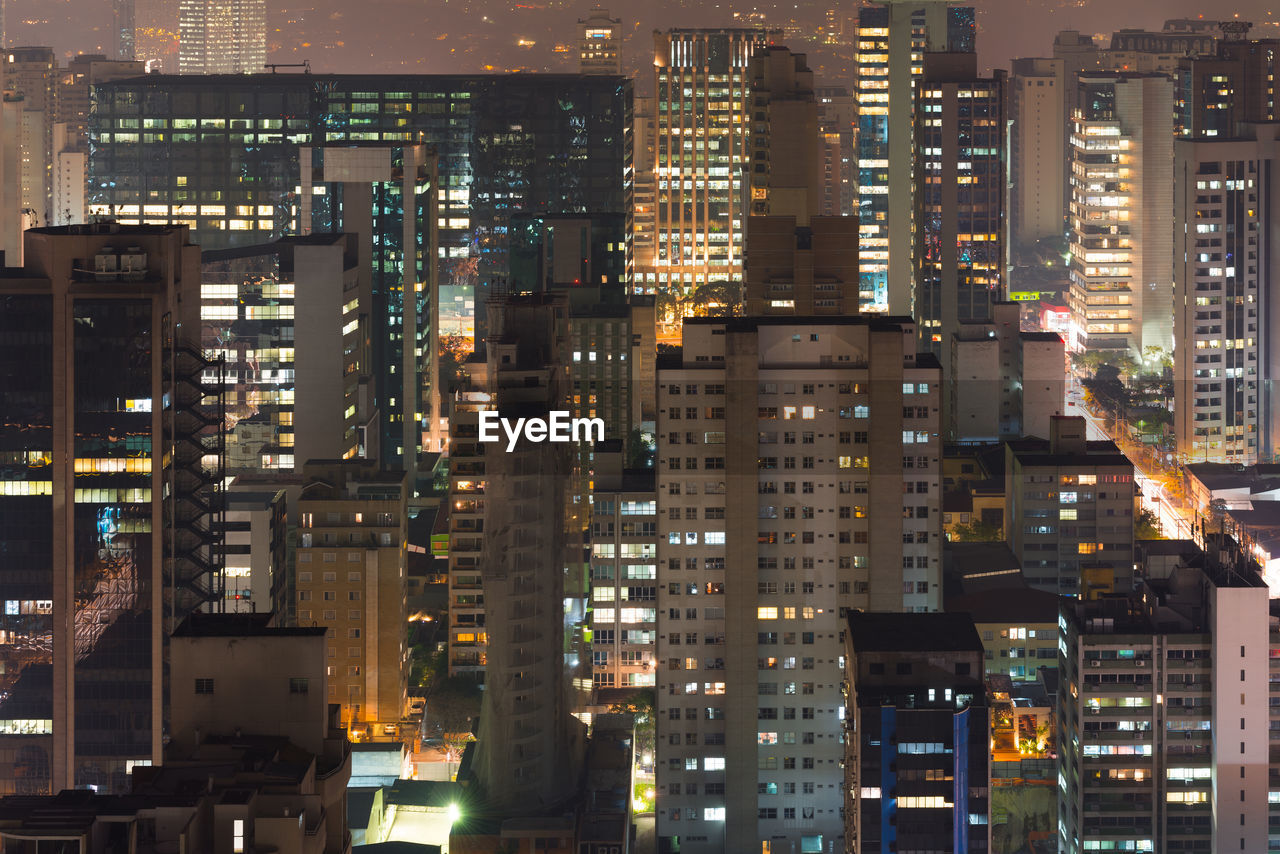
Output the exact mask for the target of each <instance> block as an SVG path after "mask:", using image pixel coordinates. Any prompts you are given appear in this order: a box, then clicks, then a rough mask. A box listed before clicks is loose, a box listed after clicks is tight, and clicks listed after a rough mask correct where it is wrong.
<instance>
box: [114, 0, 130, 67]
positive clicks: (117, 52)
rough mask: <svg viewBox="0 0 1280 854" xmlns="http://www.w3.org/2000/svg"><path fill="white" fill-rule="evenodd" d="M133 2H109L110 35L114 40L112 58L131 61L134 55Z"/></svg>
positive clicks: (123, 0)
mask: <svg viewBox="0 0 1280 854" xmlns="http://www.w3.org/2000/svg"><path fill="white" fill-rule="evenodd" d="M133 6H134V0H111V35H112V38H113V39H114V45H113V47H114V50H113V51H112V56H113V57H114V58H115V59H119V60H125V61H131V60H132V59H133V54H134V47H133V43H134V36H135V25H134V18H133Z"/></svg>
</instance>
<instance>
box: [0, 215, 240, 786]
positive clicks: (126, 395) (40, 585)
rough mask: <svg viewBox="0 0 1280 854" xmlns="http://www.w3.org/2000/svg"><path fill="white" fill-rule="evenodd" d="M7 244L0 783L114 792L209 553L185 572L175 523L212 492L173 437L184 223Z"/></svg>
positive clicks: (155, 741)
mask: <svg viewBox="0 0 1280 854" xmlns="http://www.w3.org/2000/svg"><path fill="white" fill-rule="evenodd" d="M25 241H26V249H25V260H26V265H25V266H24V267H23V268H19V269H9V270H7V271H6V273H5V275H4V276H3V277H2V278H0V302H3V311H0V324H3V330H4V331H3V333H2V334H0V342H2V343H0V395H2V396H3V403H2V404H0V409H3V411H4V412H5V413H7V417H6V418H5V422H6V423H5V425H4V426H3V427H0V430H2V431H3V432H4V435H5V439H4V442H5V454H6V459H8V460H9V464H8V465H7V467H6V468H5V470H4V475H3V477H4V479H5V481H6V482H5V484H4V489H3V490H0V491H2V492H3V497H0V548H3V550H4V552H5V554H7V555H10V558H9V559H7V560H5V561H3V562H0V564H2V568H0V598H3V600H4V603H5V607H4V617H3V630H2V632H0V637H3V643H0V656H2V657H3V661H4V674H3V698H4V699H3V701H0V720H3V721H6V722H8V723H6V724H5V729H4V733H3V736H2V739H3V749H2V750H0V756H2V757H3V761H2V762H0V787H3V790H4V791H6V792H9V793H14V792H19V793H29V794H42V793H50V792H57V791H59V790H61V789H66V788H72V787H88V786H93V787H97V788H98V790H99V791H104V792H112V793H119V792H124V791H127V790H128V786H129V782H128V776H127V775H128V772H129V770H130V769H131V768H132V767H133V766H135V765H138V764H149V763H151V762H153V761H154V762H159V760H160V752H161V736H162V726H161V704H162V700H163V696H164V695H163V690H162V688H163V686H162V685H161V672H162V657H163V655H162V652H163V643H164V641H163V638H164V636H165V635H166V633H167V632H168V631H171V630H172V628H173V626H174V624H175V622H176V620H177V619H180V618H181V616H182V615H183V614H185V613H188V612H190V611H191V610H195V609H196V608H198V607H200V606H202V605H203V604H204V603H206V602H208V601H209V600H210V599H211V598H215V593H216V591H215V589H214V587H213V585H214V583H215V579H214V578H213V577H212V575H211V573H212V572H216V566H214V565H212V562H211V560H210V559H209V558H207V557H206V558H202V560H204V565H203V566H204V570H205V571H204V572H203V573H201V574H198V575H197V574H191V575H188V574H186V572H187V569H188V566H187V563H186V560H187V558H188V557H190V552H189V544H188V542H187V540H185V539H184V537H183V532H182V531H179V530H178V527H179V526H180V525H181V524H182V523H183V522H184V521H188V520H189V517H187V516H186V515H185V510H184V507H183V506H181V505H182V504H183V503H184V502H185V501H188V500H191V499H192V498H193V496H194V498H195V500H199V501H209V500H215V499H216V496H214V499H210V497H209V496H207V495H204V494H201V493H200V492H199V483H198V479H193V475H192V473H191V472H190V471H189V470H187V471H184V470H183V466H184V463H185V461H186V460H187V458H188V448H187V447H186V446H185V445H183V444H182V443H181V442H178V443H177V444H175V441H174V440H175V439H176V438H177V434H179V433H180V432H185V431H187V430H188V429H189V425H190V422H191V420H192V417H193V416H194V415H195V413H193V412H190V411H184V410H183V409H182V407H185V405H186V403H187V401H188V400H190V397H189V394H188V390H186V389H184V388H180V387H179V386H178V385H175V383H174V381H173V380H174V375H175V374H179V375H181V373H182V372H185V370H187V367H188V365H189V364H190V362H189V360H187V359H185V358H184V357H183V356H182V355H181V353H180V352H178V351H177V350H175V348H174V335H175V333H176V332H180V331H181V330H183V329H186V328H190V326H189V324H191V323H193V322H194V318H193V317H190V316H189V314H190V313H191V312H193V311H194V306H195V304H196V303H195V301H194V299H192V297H193V291H194V289H195V287H196V283H197V281H198V278H199V249H198V248H197V247H195V246H192V245H191V244H189V243H188V242H187V230H186V229H185V228H154V227H151V228H132V229H126V228H119V227H116V226H114V225H103V226H79V227H73V228H43V229H33V230H31V231H28V232H27V233H26V234H25ZM207 450H212V448H209V449H207ZM197 463H198V458H197ZM203 530H205V531H208V530H209V529H208V528H207V527H204V528H203ZM171 561H172V562H171Z"/></svg>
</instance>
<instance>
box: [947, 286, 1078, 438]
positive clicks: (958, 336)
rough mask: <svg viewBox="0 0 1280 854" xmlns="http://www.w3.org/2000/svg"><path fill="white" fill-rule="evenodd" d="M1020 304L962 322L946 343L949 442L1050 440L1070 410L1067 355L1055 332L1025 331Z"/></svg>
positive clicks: (994, 307) (998, 306)
mask: <svg viewBox="0 0 1280 854" xmlns="http://www.w3.org/2000/svg"><path fill="white" fill-rule="evenodd" d="M1020 320H1021V304H1020V303H1017V302H997V303H994V304H993V305H992V306H991V318H990V319H989V320H985V321H974V322H970V323H961V324H960V326H959V328H958V329H957V330H956V332H954V333H953V334H952V336H951V340H950V341H949V342H948V349H947V356H946V358H947V359H948V361H949V362H950V363H951V374H950V377H949V379H948V380H947V389H946V393H945V394H944V395H943V397H944V399H945V400H946V401H947V405H946V406H945V407H944V409H943V429H944V430H945V431H946V433H945V435H946V437H947V440H948V441H951V442H996V441H1003V440H1005V439H1017V438H1020V437H1022V436H1042V437H1043V436H1048V435H1049V424H1050V421H1051V420H1052V418H1053V416H1055V415H1061V414H1062V413H1063V411H1064V409H1065V407H1066V393H1067V388H1066V354H1065V351H1064V345H1063V341H1062V338H1061V337H1060V336H1059V335H1058V334H1057V333H1055V332H1022V331H1021V323H1020Z"/></svg>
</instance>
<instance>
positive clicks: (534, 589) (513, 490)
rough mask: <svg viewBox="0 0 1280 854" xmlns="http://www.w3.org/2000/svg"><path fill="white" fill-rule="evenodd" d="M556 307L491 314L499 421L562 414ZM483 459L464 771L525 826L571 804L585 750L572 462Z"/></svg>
mask: <svg viewBox="0 0 1280 854" xmlns="http://www.w3.org/2000/svg"><path fill="white" fill-rule="evenodd" d="M563 299H564V298H563V297H562V296H559V295H551V296H545V295H538V296H533V297H512V298H510V299H506V300H494V301H492V302H491V303H490V311H491V313H492V315H493V317H492V319H491V322H490V324H489V326H490V329H492V335H490V336H489V338H488V340H487V341H486V351H487V357H488V365H487V371H486V375H487V387H488V391H489V394H490V395H492V397H491V400H492V402H493V405H494V406H495V407H496V409H497V411H498V413H499V414H500V416H502V417H505V418H511V419H514V418H518V417H525V416H528V417H539V418H547V417H548V413H549V412H551V411H553V410H563V409H566V408H567V407H566V401H567V396H568V384H567V382H566V380H567V376H566V371H565V364H566V359H565V356H566V354H565V352H564V350H565V341H564V329H565V324H564V315H565V306H564V304H563ZM504 451H505V452H504ZM484 457H485V460H484V465H485V471H484V476H485V498H486V504H485V514H484V534H485V536H484V538H483V540H482V542H481V549H480V563H479V569H480V576H481V578H482V580H483V585H484V594H485V611H486V616H487V630H488V635H489V646H488V661H487V663H486V665H485V691H484V698H483V703H482V706H481V713H480V732H479V734H478V744H477V746H476V757H475V761H474V763H473V768H474V769H475V774H476V777H477V780H478V782H479V784H480V785H481V786H483V788H484V791H485V792H486V794H487V796H488V798H489V802H490V803H491V804H492V805H493V806H494V807H496V808H498V809H505V810H515V811H524V812H523V813H517V814H525V815H528V814H535V813H538V812H540V811H541V810H546V809H551V808H554V807H556V806H558V805H560V804H562V803H564V802H565V801H566V800H567V799H568V798H569V797H571V796H572V795H573V794H574V793H575V791H576V783H577V780H578V775H579V772H580V767H581V765H580V763H581V759H582V751H583V748H584V746H585V744H584V734H583V731H582V728H581V724H580V723H579V722H578V721H577V720H576V719H575V718H574V717H573V716H572V715H571V714H570V712H571V711H572V707H571V706H570V694H569V691H568V687H569V684H570V681H569V676H570V673H569V672H568V668H569V667H570V666H571V665H572V663H573V662H574V661H575V660H576V656H573V655H568V656H567V655H566V645H565V641H566V637H565V617H566V601H565V600H566V596H567V595H568V593H569V591H568V585H567V584H566V572H565V567H566V563H567V562H576V563H577V564H578V565H581V560H582V558H581V551H580V550H581V547H582V538H581V535H580V534H577V535H575V534H574V532H573V531H572V530H571V528H572V519H571V517H570V515H569V513H568V512H567V511H568V510H569V496H570V491H571V490H572V489H573V486H574V482H575V477H576V475H575V472H574V469H575V468H576V460H577V455H576V454H575V453H574V452H573V449H572V448H570V447H569V446H567V445H564V444H550V443H533V442H529V441H521V442H519V443H518V444H517V445H516V446H515V447H514V448H512V449H510V450H507V449H505V448H502V447H499V446H497V445H489V446H488V451H487V453H485V455H484ZM575 545H576V548H577V549H578V554H577V557H576V558H575V557H573V556H571V551H572V550H573V548H574V546H575ZM586 672H589V670H587V671H586ZM588 679H589V677H588Z"/></svg>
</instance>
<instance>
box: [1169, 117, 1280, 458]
mask: <svg viewBox="0 0 1280 854" xmlns="http://www.w3.org/2000/svg"><path fill="white" fill-rule="evenodd" d="M1237 131H1238V132H1232V133H1230V134H1227V135H1224V136H1223V137H1217V138H1215V137H1206V136H1201V137H1199V138H1196V139H1180V140H1178V141H1177V142H1176V143H1175V145H1174V153H1175V158H1176V160H1175V165H1174V179H1175V182H1174V205H1173V216H1174V229H1173V231H1174V248H1175V250H1176V253H1175V256H1174V265H1173V280H1174V336H1173V337H1174V344H1175V349H1174V351H1173V366H1174V434H1175V435H1176V436H1177V439H1178V454H1179V455H1180V456H1181V457H1183V458H1184V459H1185V460H1186V461H1188V462H1197V463H1201V462H1211V463H1243V464H1245V465H1251V464H1254V463H1257V462H1269V461H1270V460H1271V459H1272V457H1273V456H1274V455H1275V453H1276V451H1277V449H1280V424H1277V423H1276V419H1277V415H1278V414H1280V400H1277V398H1276V392H1275V391H1273V388H1272V386H1273V383H1272V380H1273V379H1274V378H1275V377H1276V376H1277V373H1278V372H1280V364H1278V363H1277V359H1276V357H1275V355H1274V347H1275V342H1274V341H1273V340H1272V337H1271V336H1272V330H1274V329H1277V328H1280V327H1277V323H1280V308H1277V305H1276V301H1275V296H1274V292H1273V288H1274V284H1275V283H1276V282H1280V236H1278V235H1277V223H1280V219H1277V217H1280V212H1278V211H1277V210H1276V205H1277V204H1280V133H1278V131H1277V126H1276V125H1275V124H1260V125H1248V124H1246V125H1242V126H1240V127H1239V128H1238V129H1237Z"/></svg>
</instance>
